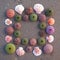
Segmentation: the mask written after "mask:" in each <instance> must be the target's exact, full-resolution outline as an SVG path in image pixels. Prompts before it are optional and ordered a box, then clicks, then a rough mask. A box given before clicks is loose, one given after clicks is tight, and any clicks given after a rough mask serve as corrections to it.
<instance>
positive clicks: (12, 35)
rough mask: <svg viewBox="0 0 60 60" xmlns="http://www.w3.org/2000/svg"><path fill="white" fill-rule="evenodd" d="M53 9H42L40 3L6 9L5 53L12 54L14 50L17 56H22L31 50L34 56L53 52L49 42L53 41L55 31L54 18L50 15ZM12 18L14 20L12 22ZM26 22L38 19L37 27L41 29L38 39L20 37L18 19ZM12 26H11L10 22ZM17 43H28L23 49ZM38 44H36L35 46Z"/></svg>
mask: <svg viewBox="0 0 60 60" xmlns="http://www.w3.org/2000/svg"><path fill="white" fill-rule="evenodd" d="M52 15H53V10H52V9H51V8H47V9H44V6H43V5H42V4H34V7H33V8H32V7H28V8H24V6H23V5H22V4H20V5H16V6H15V10H13V9H8V10H7V11H6V17H7V19H5V25H7V27H6V29H5V34H6V36H5V41H6V43H7V44H6V46H5V51H6V53H7V54H13V53H15V52H16V55H17V56H23V55H25V53H26V52H28V53H30V52H32V53H33V55H34V56H40V55H41V54H42V53H44V54H51V53H53V46H52V45H51V43H52V42H53V41H54V36H53V33H54V32H55V28H54V26H53V25H54V24H55V19H54V18H53V17H52ZM11 19H13V20H14V21H15V23H14V22H12V20H11ZM22 20H23V21H24V22H27V23H28V21H30V22H37V21H39V24H38V28H39V29H40V30H41V31H40V32H39V36H40V38H39V39H35V38H31V39H27V38H22V39H21V32H20V29H21V23H20V21H22ZM12 23H14V24H13V26H11V24H12ZM11 41H13V43H11ZM19 44H22V45H28V46H27V47H26V48H25V49H24V48H23V47H21V46H20V47H18V49H16V46H18V45H19ZM36 45H38V46H36ZM40 46H41V48H40Z"/></svg>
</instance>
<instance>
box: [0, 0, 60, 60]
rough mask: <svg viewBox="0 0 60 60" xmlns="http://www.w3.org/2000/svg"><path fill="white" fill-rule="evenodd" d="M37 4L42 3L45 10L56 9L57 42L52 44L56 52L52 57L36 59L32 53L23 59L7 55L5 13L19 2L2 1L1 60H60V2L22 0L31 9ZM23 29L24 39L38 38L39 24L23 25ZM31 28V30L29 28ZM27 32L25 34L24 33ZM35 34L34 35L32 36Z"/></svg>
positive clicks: (0, 9)
mask: <svg viewBox="0 0 60 60" xmlns="http://www.w3.org/2000/svg"><path fill="white" fill-rule="evenodd" d="M35 3H41V4H43V5H44V6H45V8H48V7H51V8H53V9H54V16H53V17H54V18H55V20H56V23H55V25H54V26H55V28H56V32H55V34H54V36H55V41H54V42H53V43H52V45H53V46H54V52H53V54H51V55H45V54H42V55H41V56H40V57H35V56H33V54H32V53H27V54H25V55H24V56H22V57H18V56H16V54H13V55H7V54H6V53H5V52H4V50H3V48H4V46H5V44H6V42H5V40H4V37H5V34H4V28H5V27H6V25H5V24H4V20H5V18H6V17H5V15H4V13H5V11H6V9H8V8H13V9H14V7H15V6H16V5H17V4H18V3H17V0H0V60H60V0H22V4H23V5H24V6H25V7H30V6H32V7H33V5H34V4H35ZM22 25H23V28H22V34H23V37H28V38H31V37H33V36H34V35H35V36H34V37H36V38H37V37H38V34H37V33H38V31H39V30H38V29H37V27H36V26H37V23H33V24H32V23H29V24H27V23H23V22H22ZM31 26H33V29H32V30H31ZM29 27H30V28H29ZM26 30H27V31H28V30H29V31H30V32H25V31H26ZM24 32H25V33H24ZM32 33H33V34H32Z"/></svg>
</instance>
